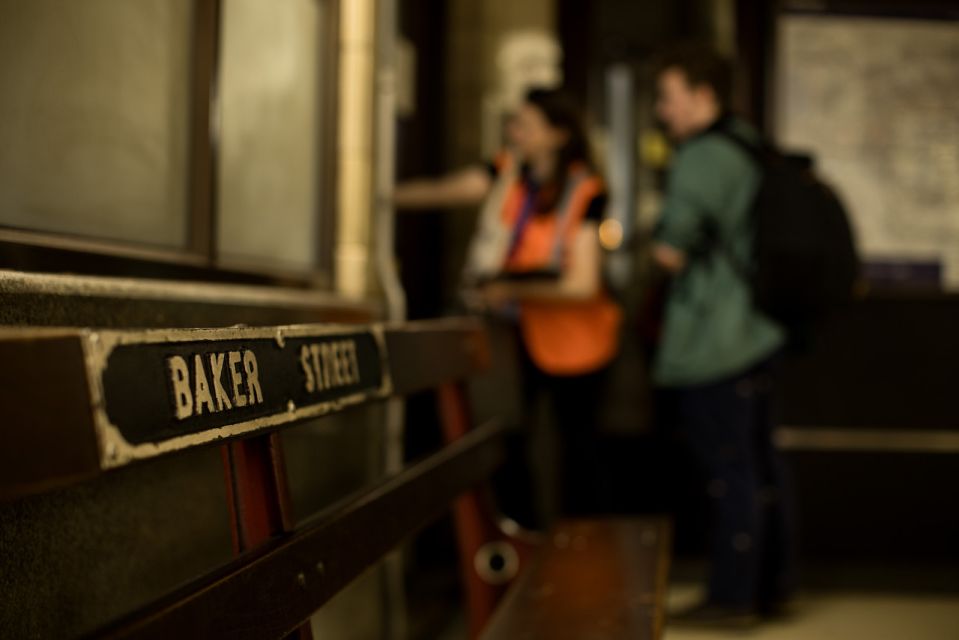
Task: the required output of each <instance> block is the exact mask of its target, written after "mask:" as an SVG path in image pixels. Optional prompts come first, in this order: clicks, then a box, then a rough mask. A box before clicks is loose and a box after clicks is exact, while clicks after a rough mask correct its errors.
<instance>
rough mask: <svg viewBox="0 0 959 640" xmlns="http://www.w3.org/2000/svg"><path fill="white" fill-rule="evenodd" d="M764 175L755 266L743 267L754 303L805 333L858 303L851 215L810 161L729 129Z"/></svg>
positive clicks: (756, 214) (755, 218) (754, 213)
mask: <svg viewBox="0 0 959 640" xmlns="http://www.w3.org/2000/svg"><path fill="white" fill-rule="evenodd" d="M719 131H720V132H721V133H722V134H723V135H725V136H726V137H727V138H728V139H729V140H731V141H733V142H734V143H736V144H737V145H738V146H740V147H741V148H742V149H744V150H745V151H746V152H747V153H748V154H749V155H750V157H751V158H752V159H753V160H754V161H755V162H756V163H757V164H758V165H759V167H760V168H761V170H762V182H761V183H760V186H759V189H758V191H757V193H756V197H755V200H754V202H753V205H752V209H751V212H750V216H751V220H752V225H753V231H754V238H753V253H752V257H751V264H748V265H741V264H738V265H737V264H736V261H735V260H734V261H733V263H734V265H736V266H737V270H739V271H740V272H741V273H742V274H743V277H744V278H746V279H747V280H748V282H749V285H750V288H751V290H752V295H753V301H754V303H755V305H756V306H757V307H758V308H759V309H760V310H762V311H763V312H764V313H766V314H767V315H768V316H769V317H771V318H772V319H774V320H776V321H777V322H779V323H780V324H782V325H783V326H784V327H785V328H786V329H787V330H789V331H790V332H791V333H793V334H796V333H802V332H804V330H805V329H807V328H808V326H809V325H810V324H811V323H813V322H815V321H816V320H818V319H820V318H822V317H823V316H824V315H825V314H826V313H827V312H829V311H830V310H831V309H834V308H835V307H837V306H839V305H842V304H843V303H846V302H848V301H850V300H851V298H852V295H853V290H854V287H855V284H856V281H857V279H858V277H859V258H858V255H857V253H856V245H855V240H854V238H853V233H852V228H851V227H850V224H849V217H848V215H847V213H846V209H845V208H844V207H843V205H842V202H841V201H840V200H839V197H838V196H837V195H836V193H835V192H834V191H833V190H832V189H830V188H829V187H828V186H827V185H826V184H824V183H823V182H821V181H820V180H819V179H817V178H816V176H815V175H814V174H813V172H812V166H811V162H810V160H809V159H808V158H802V157H799V156H788V155H785V154H783V153H781V152H780V151H778V150H776V149H775V148H774V147H772V146H771V145H769V144H766V143H761V144H754V143H752V142H750V141H747V140H746V139H744V138H742V137H740V136H739V135H737V134H736V133H735V132H733V131H731V130H729V128H727V127H724V128H722V129H719Z"/></svg>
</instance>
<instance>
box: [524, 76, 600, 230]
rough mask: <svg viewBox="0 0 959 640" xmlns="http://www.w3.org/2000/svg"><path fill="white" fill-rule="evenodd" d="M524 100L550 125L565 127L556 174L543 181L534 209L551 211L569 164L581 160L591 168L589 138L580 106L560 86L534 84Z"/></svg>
mask: <svg viewBox="0 0 959 640" xmlns="http://www.w3.org/2000/svg"><path fill="white" fill-rule="evenodd" d="M525 102H526V104H528V105H530V106H532V107H535V108H536V109H538V110H539V111H540V113H542V114H543V116H544V117H545V118H546V121H547V122H549V124H550V126H552V127H555V128H557V129H565V130H566V133H567V136H568V137H567V140H566V144H564V145H563V146H562V147H561V148H560V149H559V155H558V157H557V162H556V175H554V176H553V179H552V180H550V181H549V182H548V184H544V185H542V188H541V190H540V196H539V198H538V200H537V203H536V210H537V211H538V212H540V213H547V212H550V211H552V210H553V209H554V208H555V207H556V205H557V204H558V202H559V199H560V198H561V197H562V194H563V191H565V189H566V181H567V178H568V175H569V168H570V167H571V166H572V165H573V164H575V163H581V164H583V165H585V166H586V167H588V168H589V169H593V160H592V154H590V151H589V139H588V138H587V137H586V128H585V126H584V125H583V117H582V114H581V112H580V109H579V107H578V106H577V104H576V102H575V101H574V100H573V99H572V97H571V96H570V95H569V94H568V93H566V92H565V91H563V90H562V89H543V88H539V87H537V88H533V89H530V90H529V91H528V92H527V94H526V100H525Z"/></svg>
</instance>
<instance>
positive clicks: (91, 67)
mask: <svg viewBox="0 0 959 640" xmlns="http://www.w3.org/2000/svg"><path fill="white" fill-rule="evenodd" d="M191 24H192V2H190V0H135V1H131V0H83V1H82V2H77V1H70V0H0V225H2V226H12V227H19V228H26V229H31V230H40V231H53V232H62V233H70V234H81V235H86V236H95V237H98V238H109V239H115V240H123V241H132V242H142V243H148V244H154V245H162V246H166V247H176V248H179V247H182V246H184V245H185V242H186V229H187V191H188V189H187V185H188V171H187V150H188V135H189V130H188V129H189V128H188V123H189V82H190V58H189V56H190V51H191V46H190V39H191Z"/></svg>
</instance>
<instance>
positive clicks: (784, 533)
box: [674, 359, 795, 608]
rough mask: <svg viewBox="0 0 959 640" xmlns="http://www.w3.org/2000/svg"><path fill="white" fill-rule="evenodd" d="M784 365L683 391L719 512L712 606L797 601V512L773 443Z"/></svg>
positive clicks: (685, 421) (678, 396)
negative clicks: (774, 400) (778, 384)
mask: <svg viewBox="0 0 959 640" xmlns="http://www.w3.org/2000/svg"><path fill="white" fill-rule="evenodd" d="M775 369H776V364H775V361H774V360H773V359H771V360H768V361H766V362H764V363H762V364H761V365H759V366H757V367H755V368H753V369H752V370H750V371H748V372H746V373H743V374H741V375H738V376H735V377H733V378H730V379H726V380H722V381H719V382H716V383H711V384H706V385H700V386H694V387H684V388H680V389H676V390H675V395H674V398H675V400H676V409H677V411H678V418H679V422H680V428H681V430H682V434H683V435H684V436H685V439H686V440H687V442H688V445H689V446H690V448H691V449H692V451H693V453H694V454H695V456H696V457H697V458H698V460H699V462H700V463H701V464H702V465H703V467H704V468H705V471H706V472H707V477H708V486H707V493H708V495H709V498H710V504H711V508H712V523H713V526H712V534H711V560H712V566H711V574H710V578H709V600H710V601H711V602H714V603H716V604H721V605H727V606H735V607H760V608H762V607H764V606H768V605H771V604H774V603H776V602H780V601H782V600H784V599H786V598H788V597H789V596H790V595H791V592H792V591H793V589H794V587H795V584H794V580H795V577H794V564H795V563H794V506H793V496H792V490H791V483H790V480H789V478H788V477H787V472H786V469H785V464H784V461H783V458H782V455H781V454H780V453H779V451H777V449H776V447H775V446H774V444H773V440H772V435H773V427H774V420H773V415H772V396H773V389H774V386H775Z"/></svg>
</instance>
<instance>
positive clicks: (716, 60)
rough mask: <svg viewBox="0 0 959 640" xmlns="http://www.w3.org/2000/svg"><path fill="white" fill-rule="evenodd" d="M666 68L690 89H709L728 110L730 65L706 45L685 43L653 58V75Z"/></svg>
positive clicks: (730, 81) (731, 75)
mask: <svg viewBox="0 0 959 640" xmlns="http://www.w3.org/2000/svg"><path fill="white" fill-rule="evenodd" d="M669 69H676V70H678V71H680V72H682V74H683V75H684V76H686V81H687V82H689V84H690V86H693V87H699V86H702V85H706V86H708V87H710V88H711V89H712V90H713V92H714V93H715V94H716V100H717V101H718V102H719V106H720V107H722V108H724V109H725V108H727V107H729V104H730V101H731V100H732V93H733V65H732V63H731V62H730V61H729V60H728V59H727V58H725V57H724V56H723V55H722V54H720V53H719V52H718V51H716V50H715V49H713V48H712V47H710V46H709V45H706V44H702V43H695V42H686V43H682V44H678V45H675V46H673V47H670V48H669V49H666V50H664V51H663V52H661V53H660V54H659V55H658V56H657V57H656V61H655V72H656V76H659V75H661V74H662V73H663V72H665V71H667V70H669Z"/></svg>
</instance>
